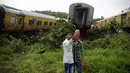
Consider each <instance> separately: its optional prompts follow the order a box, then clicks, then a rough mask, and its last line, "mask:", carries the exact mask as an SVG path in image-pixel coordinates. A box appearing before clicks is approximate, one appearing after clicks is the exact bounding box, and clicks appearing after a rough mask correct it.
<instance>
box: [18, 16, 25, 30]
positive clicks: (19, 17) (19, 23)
mask: <svg viewBox="0 0 130 73" xmlns="http://www.w3.org/2000/svg"><path fill="white" fill-rule="evenodd" d="M23 25H24V16H22V15H20V16H18V19H17V30H22V29H23Z"/></svg>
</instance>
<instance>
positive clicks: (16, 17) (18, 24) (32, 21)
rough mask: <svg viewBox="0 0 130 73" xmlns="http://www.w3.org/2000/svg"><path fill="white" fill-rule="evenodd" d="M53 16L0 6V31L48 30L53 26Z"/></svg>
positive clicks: (54, 20)
mask: <svg viewBox="0 0 130 73" xmlns="http://www.w3.org/2000/svg"><path fill="white" fill-rule="evenodd" d="M55 23H56V18H55V17H54V16H50V15H45V14H40V13H36V12H31V11H24V10H20V9H16V8H13V7H9V6H6V5H0V30H4V31H8V32H12V31H37V30H43V29H50V28H51V27H53V26H55V25H56V24H55Z"/></svg>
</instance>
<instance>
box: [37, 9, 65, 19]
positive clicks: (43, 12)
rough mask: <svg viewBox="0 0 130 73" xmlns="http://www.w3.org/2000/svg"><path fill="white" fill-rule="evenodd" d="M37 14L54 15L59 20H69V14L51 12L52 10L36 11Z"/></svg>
mask: <svg viewBox="0 0 130 73" xmlns="http://www.w3.org/2000/svg"><path fill="white" fill-rule="evenodd" d="M35 12H37V13H42V14H47V15H52V16H55V17H58V18H65V19H67V17H68V14H67V13H66V12H55V11H51V10H46V11H38V10H36V11H35Z"/></svg>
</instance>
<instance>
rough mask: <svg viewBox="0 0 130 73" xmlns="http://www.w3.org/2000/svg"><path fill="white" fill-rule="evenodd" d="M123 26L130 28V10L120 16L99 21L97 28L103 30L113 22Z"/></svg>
mask: <svg viewBox="0 0 130 73" xmlns="http://www.w3.org/2000/svg"><path fill="white" fill-rule="evenodd" d="M113 21H114V22H116V24H118V25H121V26H122V27H123V28H130V10H128V11H126V12H122V13H120V14H118V15H115V16H112V17H109V18H106V19H103V20H100V21H97V24H96V25H97V27H98V28H102V27H105V26H108V25H109V24H111V22H113Z"/></svg>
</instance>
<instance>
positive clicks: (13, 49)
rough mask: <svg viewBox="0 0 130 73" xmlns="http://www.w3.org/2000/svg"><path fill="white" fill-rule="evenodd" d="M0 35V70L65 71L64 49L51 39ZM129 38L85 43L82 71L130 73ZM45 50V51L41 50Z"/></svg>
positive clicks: (15, 72) (3, 72)
mask: <svg viewBox="0 0 130 73" xmlns="http://www.w3.org/2000/svg"><path fill="white" fill-rule="evenodd" d="M0 37H1V38H2V39H0V73H63V71H64V68H63V66H64V65H63V62H62V61H63V49H62V48H60V49H59V48H55V47H54V44H53V43H52V42H51V44H48V45H45V44H44V43H45V42H46V41H45V40H44V41H43V40H41V41H40V42H37V43H36V42H35V43H32V42H31V44H30V45H28V44H26V42H23V41H22V40H21V39H16V38H14V37H11V36H9V37H3V36H0ZM129 37H130V36H129V35H128V34H124V33H120V34H115V35H112V36H106V37H105V38H100V39H97V40H95V41H86V42H84V45H85V46H86V47H85V66H84V68H83V73H130V43H129V41H130V38H129ZM32 39H33V38H32ZM34 40H36V39H34ZM32 41H33V40H32ZM42 42H43V43H42ZM52 44H53V47H52ZM55 44H56V42H55ZM59 46H60V45H59ZM53 48H54V49H53ZM42 50H45V52H44V53H42V54H40V53H38V52H39V51H42ZM23 52H24V53H23Z"/></svg>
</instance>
